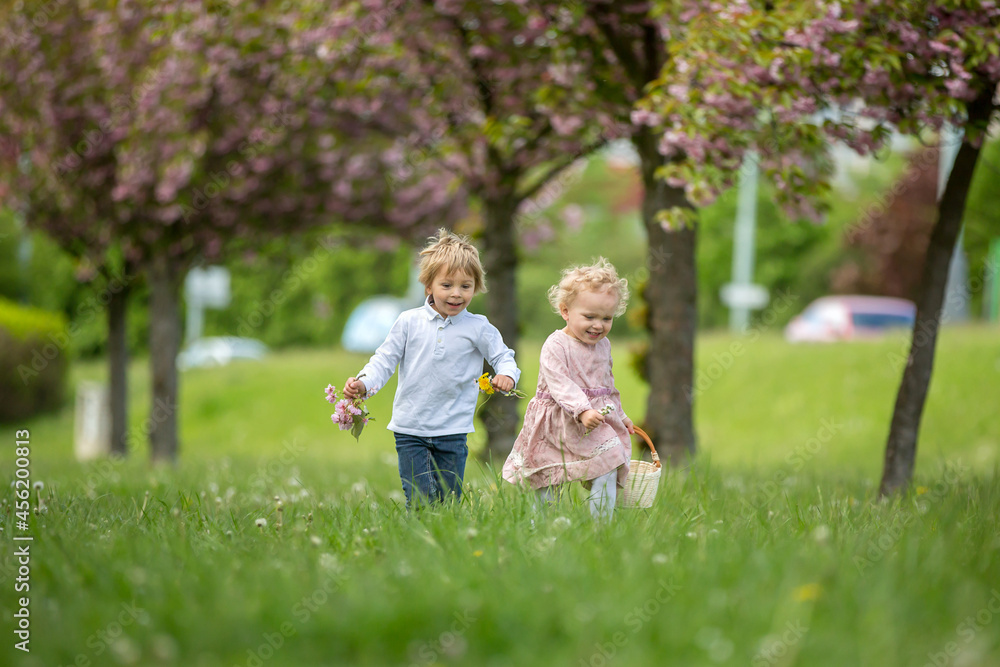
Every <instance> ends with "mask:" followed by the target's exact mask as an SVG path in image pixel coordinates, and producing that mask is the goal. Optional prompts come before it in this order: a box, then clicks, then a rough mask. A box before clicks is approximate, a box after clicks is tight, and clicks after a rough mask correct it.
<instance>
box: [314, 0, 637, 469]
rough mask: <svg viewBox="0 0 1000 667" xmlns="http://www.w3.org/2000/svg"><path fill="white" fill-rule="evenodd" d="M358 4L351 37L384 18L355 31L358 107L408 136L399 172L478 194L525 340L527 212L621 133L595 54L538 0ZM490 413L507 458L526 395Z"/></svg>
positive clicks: (494, 305)
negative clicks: (443, 175) (522, 255)
mask: <svg viewBox="0 0 1000 667" xmlns="http://www.w3.org/2000/svg"><path fill="white" fill-rule="evenodd" d="M357 11H358V13H357V14H355V15H353V16H352V15H350V14H346V13H345V14H334V15H331V21H330V23H331V24H332V25H333V26H334V29H333V31H334V32H335V33H336V32H339V33H342V37H341V39H342V40H343V39H346V35H348V34H350V33H351V32H355V33H356V32H357V29H356V28H354V26H356V25H358V24H361V23H363V22H364V21H365V18H366V17H370V16H372V15H375V16H378V17H381V18H382V19H383V21H382V25H380V26H378V27H377V29H376V30H375V31H373V32H372V33H371V34H369V35H367V36H366V37H365V38H364V39H359V40H355V43H356V45H357V60H356V62H357V72H358V73H359V83H358V88H359V89H360V88H362V87H363V90H364V92H365V94H366V95H367V106H366V107H364V108H360V109H359V108H357V105H358V104H360V99H361V98H353V99H352V100H351V102H350V104H351V106H353V107H354V108H353V109H352V110H353V111H354V112H355V113H356V114H357V116H358V118H359V119H361V120H362V121H363V122H365V123H367V124H368V126H369V127H371V128H373V129H376V130H378V131H381V132H382V133H384V134H385V135H386V136H392V137H403V138H404V146H405V148H404V153H403V156H402V157H403V159H402V161H401V164H400V169H399V171H398V172H396V174H395V175H394V176H397V177H401V178H402V177H406V176H409V175H412V173H413V172H423V171H424V170H426V169H428V168H440V169H443V170H445V171H446V172H448V173H450V174H453V175H454V176H455V178H456V179H457V182H458V183H461V185H462V187H464V189H465V190H466V191H467V192H468V193H469V194H470V195H471V196H472V197H473V198H474V201H475V202H476V205H477V206H478V209H479V213H480V216H481V220H482V226H481V240H482V247H483V262H484V266H485V269H486V271H487V275H488V284H489V288H490V289H489V292H488V293H487V295H486V308H487V312H488V316H489V318H490V321H491V322H492V323H493V324H494V325H495V326H496V327H497V328H498V329H499V330H500V332H501V333H502V334H503V337H504V340H505V342H506V343H507V344H508V345H509V346H511V347H512V348H516V347H517V344H518V340H519V330H518V307H517V299H516V294H517V290H516V269H517V266H518V261H519V259H518V257H519V235H520V234H521V233H522V232H525V231H527V230H526V229H524V227H525V224H524V223H525V218H526V216H522V215H521V213H522V212H523V210H524V209H525V207H529V206H530V201H531V198H532V197H533V196H535V195H536V194H538V193H539V192H540V191H541V190H542V188H544V187H545V186H546V184H548V183H550V182H552V180H553V179H554V178H555V177H556V176H557V175H558V174H560V173H561V172H562V171H563V170H564V169H566V168H567V167H568V166H569V165H571V164H573V163H574V162H575V161H577V160H579V159H580V158H582V157H584V156H586V155H587V154H589V153H591V152H592V151H594V150H595V149H597V148H598V147H600V146H602V145H604V144H605V143H606V142H607V141H609V140H610V139H612V138H615V137H618V136H622V133H623V128H622V126H621V124H620V118H618V117H617V116H616V114H615V109H614V108H613V107H610V106H609V105H607V104H605V103H604V102H603V101H602V98H601V96H600V95H599V89H600V83H599V82H597V81H595V80H594V79H593V77H592V76H591V70H590V69H589V68H587V67H586V66H585V65H584V64H583V63H582V62H581V58H585V57H586V54H581V53H575V52H574V51H573V50H572V49H571V48H570V47H571V45H570V44H568V43H567V42H566V40H565V38H564V36H563V35H562V33H560V32H558V31H555V30H553V26H552V22H551V20H550V19H549V18H548V17H546V15H545V14H544V13H543V11H541V9H540V8H538V7H535V6H534V5H533V4H532V3H525V2H519V3H506V4H504V3H496V4H493V5H488V6H487V5H484V4H483V3H480V2H474V1H471V0H464V1H463V0H447V1H445V0H438V1H432V0H425V1H422V2H411V3H401V2H393V1H391V0H388V1H383V2H378V1H375V0H371V1H369V2H365V3H361V5H360V6H358V7H357ZM345 111H346V109H345ZM466 231H468V230H466ZM597 253H599V249H595V254H597ZM484 423H485V425H486V428H487V432H488V435H489V438H488V447H487V452H486V454H487V456H492V457H494V458H498V459H499V458H502V457H505V456H506V454H507V453H508V452H509V450H510V447H511V445H512V444H513V441H514V436H515V435H516V431H517V428H518V426H519V424H518V415H517V410H516V402H515V400H514V399H506V400H501V401H497V400H494V401H491V402H490V404H489V405H488V406H487V407H486V409H485V410H484Z"/></svg>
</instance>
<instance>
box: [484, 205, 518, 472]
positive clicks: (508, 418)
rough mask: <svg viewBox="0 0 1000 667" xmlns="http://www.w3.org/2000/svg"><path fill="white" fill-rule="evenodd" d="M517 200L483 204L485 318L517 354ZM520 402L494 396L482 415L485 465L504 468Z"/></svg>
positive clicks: (512, 441) (512, 444)
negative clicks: (484, 437)
mask: <svg viewBox="0 0 1000 667" xmlns="http://www.w3.org/2000/svg"><path fill="white" fill-rule="evenodd" d="M517 204H518V202H517V199H516V198H515V197H514V196H513V195H511V196H510V197H498V198H496V199H487V200H484V201H483V216H484V219H485V223H486V224H485V226H484V227H485V229H484V231H483V268H484V269H485V270H486V279H487V287H488V288H489V292H487V293H486V314H487V317H489V319H490V322H491V323H492V324H493V326H495V327H496V328H497V329H499V330H500V334H501V335H502V336H503V341H504V343H506V345H507V347H509V348H510V349H512V350H515V351H516V350H517V346H518V341H519V339H520V331H519V330H518V309H517V273H516V272H517V239H516V230H515V228H514V213H515V211H516V210H517ZM517 400H518V399H517V398H514V397H507V396H501V395H498V394H494V395H493V398H491V399H490V401H489V403H487V404H486V405H485V407H483V409H482V410H481V412H480V415H481V418H482V420H483V424H484V425H485V427H486V433H487V440H486V450H485V451H484V452H483V454H482V458H483V460H485V461H492V462H493V463H494V464H496V465H502V464H503V462H504V460H505V459H506V458H507V455H508V454H509V453H510V450H511V448H512V447H513V446H514V438H515V437H516V436H517V431H518V428H519V426H520V424H519V423H518V421H519V420H518V412H517Z"/></svg>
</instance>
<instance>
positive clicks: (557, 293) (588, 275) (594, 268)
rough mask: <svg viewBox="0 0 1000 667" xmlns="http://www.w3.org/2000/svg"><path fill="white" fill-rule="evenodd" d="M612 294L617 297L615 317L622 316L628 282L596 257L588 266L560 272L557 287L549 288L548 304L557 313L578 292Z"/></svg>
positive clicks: (625, 304) (625, 306)
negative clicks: (560, 275) (560, 277)
mask: <svg viewBox="0 0 1000 667" xmlns="http://www.w3.org/2000/svg"><path fill="white" fill-rule="evenodd" d="M586 291H590V292H604V291H607V292H613V293H615V294H617V295H618V307H617V308H615V317H618V316H619V315H623V314H624V313H625V309H626V308H628V281H627V280H625V279H624V278H619V277H618V271H616V270H615V267H614V265H612V264H611V262H609V261H608V260H606V259H604V258H603V257H598V258H597V259H596V260H595V261H594V263H593V264H591V265H589V266H571V267H569V268H568V269H565V270H564V271H563V272H562V280H560V281H559V284H558V285H553V286H552V287H550V288H549V303H551V304H552V307H553V308H555V310H556V312H557V313H558V312H560V311H559V307H560V306H566V307H567V308H568V307H569V306H570V305H571V304H572V303H573V299H575V298H576V296H577V295H578V294H579V293H580V292H586Z"/></svg>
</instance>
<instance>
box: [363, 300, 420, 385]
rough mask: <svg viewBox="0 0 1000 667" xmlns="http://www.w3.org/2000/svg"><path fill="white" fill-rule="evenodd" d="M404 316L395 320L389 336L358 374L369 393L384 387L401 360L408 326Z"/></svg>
mask: <svg viewBox="0 0 1000 667" xmlns="http://www.w3.org/2000/svg"><path fill="white" fill-rule="evenodd" d="M405 315H406V314H405V313H403V314H402V315H400V316H399V317H398V318H396V321H395V322H394V323H393V325H392V329H390V330H389V335H388V336H386V337H385V342H384V343H382V344H381V345H379V346H378V349H377V350H375V354H373V355H372V358H371V359H369V360H368V363H367V364H365V367H364V368H362V369H361V372H360V373H359V374H358V375H359V376H360V375H364V377H362V378H361V381H362V382H364V384H365V387H366V388H367V389H368V391H369V393H374V392H376V391H378V390H379V389H381V388H382V387H384V386H385V383H386V382H388V381H389V378H391V377H392V374H393V373H395V372H396V366H398V365H399V362H400V360H401V359H402V358H403V351H404V350H405V349H406V330H407V324H408V323H407V321H406V319H405Z"/></svg>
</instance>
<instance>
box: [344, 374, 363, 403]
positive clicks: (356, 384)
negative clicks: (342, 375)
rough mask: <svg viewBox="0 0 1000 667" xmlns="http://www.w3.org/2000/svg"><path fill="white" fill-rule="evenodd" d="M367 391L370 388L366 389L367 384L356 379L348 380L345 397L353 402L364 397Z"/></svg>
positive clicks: (345, 384)
mask: <svg viewBox="0 0 1000 667" xmlns="http://www.w3.org/2000/svg"><path fill="white" fill-rule="evenodd" d="M367 391H368V388H367V387H365V383H364V382H362V381H361V380H359V379H357V378H355V377H350V378H347V382H345V383H344V397H345V398H349V399H351V400H352V401H353V400H354V399H355V398H359V397H361V396H364V395H365V393H366V392H367Z"/></svg>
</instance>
